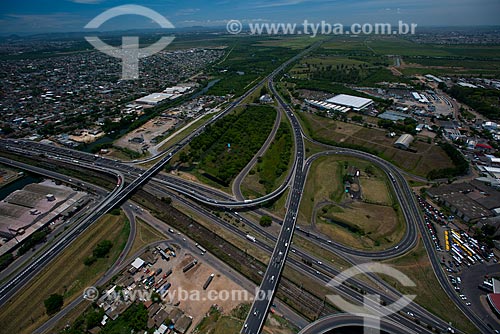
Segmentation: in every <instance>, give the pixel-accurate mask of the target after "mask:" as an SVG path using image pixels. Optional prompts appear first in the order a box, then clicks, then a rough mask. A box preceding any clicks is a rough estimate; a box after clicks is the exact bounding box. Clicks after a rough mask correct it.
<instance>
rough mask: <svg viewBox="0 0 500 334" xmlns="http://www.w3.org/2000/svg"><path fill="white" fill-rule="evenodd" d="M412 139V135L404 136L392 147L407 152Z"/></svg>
mask: <svg viewBox="0 0 500 334" xmlns="http://www.w3.org/2000/svg"><path fill="white" fill-rule="evenodd" d="M414 139H415V138H413V136H412V135H409V134H404V135H402V136H401V137H399V139H398V140H396V142H395V143H394V147H396V148H399V149H402V150H408V149H409V148H410V145H411V143H413V140H414Z"/></svg>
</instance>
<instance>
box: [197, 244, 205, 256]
mask: <svg viewBox="0 0 500 334" xmlns="http://www.w3.org/2000/svg"><path fill="white" fill-rule="evenodd" d="M196 248H198V249H199V250H200V251H201V255H205V253H206V252H207V250H206V249H205V248H203V247H202V246H201V245H200V244H198V243H197V244H196Z"/></svg>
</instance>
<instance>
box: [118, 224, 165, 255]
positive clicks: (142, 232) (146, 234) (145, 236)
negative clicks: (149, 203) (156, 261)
mask: <svg viewBox="0 0 500 334" xmlns="http://www.w3.org/2000/svg"><path fill="white" fill-rule="evenodd" d="M166 239H169V238H168V237H167V236H165V235H164V234H163V233H161V232H160V231H157V230H156V229H154V228H152V227H151V226H149V225H148V224H146V223H145V222H144V221H143V220H142V219H140V218H136V235H135V239H134V243H133V244H132V248H130V252H129V253H128V256H132V255H133V254H134V253H135V252H137V251H138V250H140V249H141V248H142V247H145V246H147V245H149V244H151V243H153V242H155V241H160V240H166Z"/></svg>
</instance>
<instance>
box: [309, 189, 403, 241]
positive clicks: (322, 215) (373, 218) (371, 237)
mask: <svg viewBox="0 0 500 334" xmlns="http://www.w3.org/2000/svg"><path fill="white" fill-rule="evenodd" d="M386 191H387V189H386ZM316 222H317V228H318V229H319V230H320V231H321V232H322V233H323V234H325V235H327V236H329V237H330V239H332V240H335V241H337V242H340V243H342V244H344V245H346V246H349V247H352V248H356V249H365V250H378V249H387V248H389V247H392V246H393V245H394V244H396V243H397V242H398V241H399V240H401V238H402V237H403V235H404V231H405V226H404V223H403V220H402V219H400V217H399V216H398V213H397V212H396V211H395V210H394V209H393V208H392V207H391V206H385V205H377V204H368V203H363V202H355V203H352V204H347V205H345V206H343V207H339V206H332V205H330V206H326V207H324V208H323V209H322V210H320V211H319V212H318V217H317V221H316Z"/></svg>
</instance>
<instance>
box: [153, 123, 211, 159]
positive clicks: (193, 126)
mask: <svg viewBox="0 0 500 334" xmlns="http://www.w3.org/2000/svg"><path fill="white" fill-rule="evenodd" d="M212 117H214V115H213V114H208V115H205V116H203V117H202V118H201V119H199V120H197V121H196V122H194V123H193V124H191V125H190V126H189V127H187V128H186V129H184V130H182V131H181V132H179V133H178V134H177V135H176V136H175V137H173V138H172V139H170V140H168V141H167V142H166V143H165V144H163V145H162V146H161V147H160V151H164V150H166V149H167V148H169V147H171V146H173V145H175V144H177V143H178V142H180V141H181V140H183V139H184V138H186V137H187V136H189V135H190V134H191V133H193V132H194V131H195V130H196V129H198V128H199V127H200V126H202V125H203V123H205V122H207V121H208V120H209V119H210V118H212Z"/></svg>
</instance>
